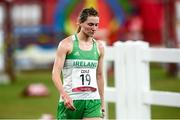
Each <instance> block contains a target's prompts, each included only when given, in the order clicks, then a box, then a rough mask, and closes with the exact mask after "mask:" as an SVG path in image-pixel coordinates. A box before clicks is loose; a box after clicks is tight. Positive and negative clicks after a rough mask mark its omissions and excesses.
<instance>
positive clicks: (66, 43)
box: [58, 35, 73, 50]
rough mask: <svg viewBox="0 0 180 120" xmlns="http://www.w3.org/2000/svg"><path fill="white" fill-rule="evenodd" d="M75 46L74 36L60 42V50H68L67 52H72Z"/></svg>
mask: <svg viewBox="0 0 180 120" xmlns="http://www.w3.org/2000/svg"><path fill="white" fill-rule="evenodd" d="M72 46H73V38H72V35H71V36H68V37H66V38H64V39H63V40H61V41H60V42H59V45H58V49H60V48H62V49H66V50H71V49H72Z"/></svg>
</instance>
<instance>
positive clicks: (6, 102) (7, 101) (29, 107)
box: [0, 65, 180, 119]
mask: <svg viewBox="0 0 180 120" xmlns="http://www.w3.org/2000/svg"><path fill="white" fill-rule="evenodd" d="M109 81H110V82H109V83H108V84H110V86H113V85H114V82H113V76H112V75H111V76H110V80H109ZM30 83H44V84H45V85H46V86H47V87H48V89H49V92H50V95H49V96H47V97H29V98H28V97H23V96H22V92H23V90H24V88H25V87H26V86H27V85H29V84H30ZM151 89H152V90H163V91H174V92H180V78H173V77H168V76H167V75H166V71H165V70H164V69H162V67H161V66H156V65H155V66H154V65H153V66H152V67H151ZM58 97H59V96H58V92H57V90H56V88H55V86H54V85H53V82H52V80H51V71H34V72H19V73H17V81H16V82H15V83H14V84H9V85H0V118H1V119H2V118H16V119H18V118H24V119H25V118H30V119H38V118H40V117H41V115H42V114H44V113H49V114H52V115H53V116H56V108H57V102H58ZM108 107H109V109H110V110H109V111H110V112H109V116H110V119H114V118H115V112H114V110H115V107H116V106H115V104H114V103H110V104H109V105H108ZM151 111H152V118H153V119H165V118H166V119H172V118H176V119H180V114H179V113H180V108H174V107H162V106H154V105H153V106H152V109H151Z"/></svg>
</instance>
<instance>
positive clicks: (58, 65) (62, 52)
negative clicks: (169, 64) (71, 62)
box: [52, 38, 75, 110]
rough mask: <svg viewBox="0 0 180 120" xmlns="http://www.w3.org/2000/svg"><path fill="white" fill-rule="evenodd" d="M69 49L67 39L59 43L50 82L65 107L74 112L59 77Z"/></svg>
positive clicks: (69, 45)
mask: <svg viewBox="0 0 180 120" xmlns="http://www.w3.org/2000/svg"><path fill="white" fill-rule="evenodd" d="M71 49H72V43H71V41H70V40H69V39H68V38H66V39H64V40H62V41H61V42H60V43H59V45H58V48H57V52H56V56H55V60H54V65H53V70H52V80H53V82H54V84H55V86H56V88H57V89H58V91H59V93H60V94H61V96H62V98H63V100H64V104H65V106H66V107H67V108H69V109H71V110H74V109H75V108H74V106H73V101H72V99H71V98H70V97H69V95H68V94H67V93H66V92H65V91H64V88H63V85H62V81H61V77H60V74H61V71H62V69H63V65H64V61H65V57H66V55H67V54H68V53H69V52H70V51H71Z"/></svg>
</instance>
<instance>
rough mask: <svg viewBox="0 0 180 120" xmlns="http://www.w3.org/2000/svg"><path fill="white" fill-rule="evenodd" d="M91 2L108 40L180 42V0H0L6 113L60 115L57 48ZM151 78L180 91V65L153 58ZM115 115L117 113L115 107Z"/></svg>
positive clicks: (170, 111)
mask: <svg viewBox="0 0 180 120" xmlns="http://www.w3.org/2000/svg"><path fill="white" fill-rule="evenodd" d="M91 6H92V7H94V8H96V9H97V10H98V11H99V16H100V24H99V30H98V31H97V33H96V35H95V38H96V39H99V40H103V41H105V42H106V43H107V45H113V43H114V42H116V41H127V40H134V41H136V40H142V41H146V42H148V43H149V44H150V46H151V47H158V48H162V47H166V48H179V47H180V0H0V118H35V119H37V118H38V119H39V118H42V119H43V118H47V117H50V118H54V117H55V116H56V109H57V102H58V97H59V93H58V92H57V90H56V88H55V86H54V85H53V82H52V80H51V70H52V65H53V61H54V56H55V51H56V48H57V46H58V43H59V42H60V41H61V40H62V39H63V38H65V37H67V36H69V35H71V34H74V33H75V32H76V30H77V24H76V23H77V17H78V14H79V12H80V11H81V9H82V8H84V7H91ZM112 73H113V70H112V69H110V70H109V80H108V81H109V82H110V83H109V84H112V85H113V74H112ZM151 81H152V83H151V89H157V90H168V91H175V92H180V65H179V64H174V63H173V64H172V63H167V64H160V63H151ZM114 107H115V105H114V104H113V103H111V104H109V109H111V111H114ZM179 113H180V109H179V108H173V107H161V106H152V118H179V119H180V115H179ZM109 116H110V118H111V119H115V115H114V112H110V113H109Z"/></svg>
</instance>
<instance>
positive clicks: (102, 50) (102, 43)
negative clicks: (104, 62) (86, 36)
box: [95, 40, 105, 55]
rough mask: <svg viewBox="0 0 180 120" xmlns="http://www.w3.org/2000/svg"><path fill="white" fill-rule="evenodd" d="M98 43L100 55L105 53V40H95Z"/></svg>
mask: <svg viewBox="0 0 180 120" xmlns="http://www.w3.org/2000/svg"><path fill="white" fill-rule="evenodd" d="M95 42H96V44H97V49H98V52H99V54H100V55H103V54H104V47H105V42H104V41H102V40H95Z"/></svg>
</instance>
